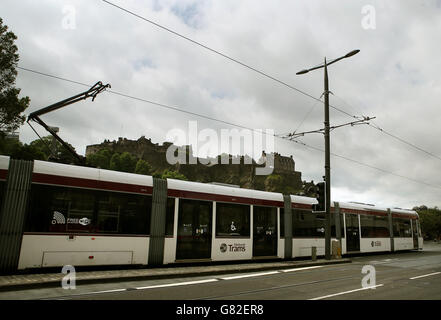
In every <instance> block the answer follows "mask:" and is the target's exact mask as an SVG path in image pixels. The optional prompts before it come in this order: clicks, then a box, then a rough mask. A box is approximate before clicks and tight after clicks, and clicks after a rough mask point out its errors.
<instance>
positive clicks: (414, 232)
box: [410, 219, 418, 249]
mask: <svg viewBox="0 0 441 320" xmlns="http://www.w3.org/2000/svg"><path fill="white" fill-rule="evenodd" d="M410 221H411V222H412V238H413V248H414V249H418V227H417V221H416V220H413V219H412V220H410Z"/></svg>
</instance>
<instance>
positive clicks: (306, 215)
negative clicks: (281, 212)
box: [292, 210, 325, 238]
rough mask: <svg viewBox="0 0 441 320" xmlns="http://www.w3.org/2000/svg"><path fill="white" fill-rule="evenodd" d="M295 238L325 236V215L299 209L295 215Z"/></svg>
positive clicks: (293, 221)
mask: <svg viewBox="0 0 441 320" xmlns="http://www.w3.org/2000/svg"><path fill="white" fill-rule="evenodd" d="M292 223H293V237H294V238H311V237H313V238H324V237H325V215H324V214H322V213H313V212H312V211H307V210H297V212H296V213H295V214H294V215H293V220H292Z"/></svg>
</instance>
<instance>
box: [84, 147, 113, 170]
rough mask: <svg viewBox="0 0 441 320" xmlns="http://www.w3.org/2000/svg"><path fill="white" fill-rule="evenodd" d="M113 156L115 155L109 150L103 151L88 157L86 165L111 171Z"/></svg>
mask: <svg viewBox="0 0 441 320" xmlns="http://www.w3.org/2000/svg"><path fill="white" fill-rule="evenodd" d="M112 156H113V153H112V151H110V150H109V149H101V150H99V151H98V152H96V153H94V154H91V155H89V156H87V158H86V163H87V164H88V165H89V166H92V167H95V168H101V169H109V168H110V159H111V158H112Z"/></svg>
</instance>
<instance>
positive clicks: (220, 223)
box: [216, 202, 250, 237]
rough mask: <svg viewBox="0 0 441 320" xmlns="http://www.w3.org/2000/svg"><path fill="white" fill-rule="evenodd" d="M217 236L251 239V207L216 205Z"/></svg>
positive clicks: (228, 204) (226, 204)
mask: <svg viewBox="0 0 441 320" xmlns="http://www.w3.org/2000/svg"><path fill="white" fill-rule="evenodd" d="M216 236H219V237H231V236H232V237H249V236H250V206H249V205H242V204H230V203H219V202H218V203H217V204H216Z"/></svg>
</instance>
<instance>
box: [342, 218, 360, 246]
mask: <svg viewBox="0 0 441 320" xmlns="http://www.w3.org/2000/svg"><path fill="white" fill-rule="evenodd" d="M345 218H346V251H348V252H351V251H360V229H359V227H358V216H357V215H356V214H346V215H345Z"/></svg>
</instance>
